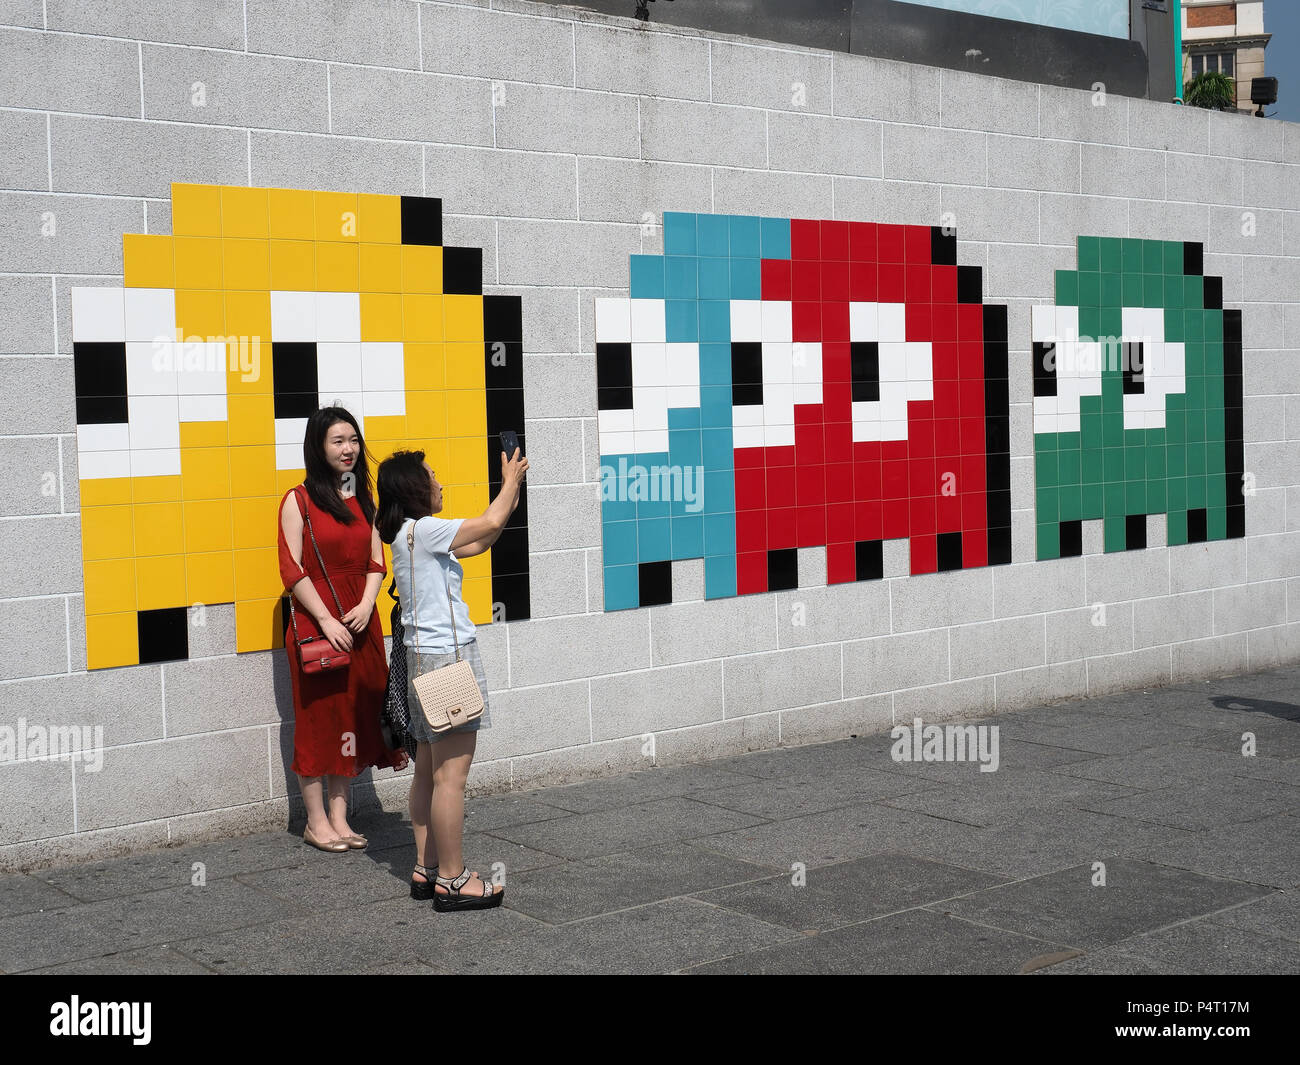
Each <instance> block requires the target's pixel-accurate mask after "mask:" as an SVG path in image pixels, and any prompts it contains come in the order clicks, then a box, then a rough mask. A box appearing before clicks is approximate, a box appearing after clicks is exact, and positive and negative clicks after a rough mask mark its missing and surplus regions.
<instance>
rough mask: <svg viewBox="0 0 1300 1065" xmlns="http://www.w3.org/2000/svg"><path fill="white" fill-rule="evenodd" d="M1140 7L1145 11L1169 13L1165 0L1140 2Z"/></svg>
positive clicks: (1143, 0) (1144, 0)
mask: <svg viewBox="0 0 1300 1065" xmlns="http://www.w3.org/2000/svg"><path fill="white" fill-rule="evenodd" d="M1142 7H1143V8H1144V9H1145V10H1147V11H1162V12H1164V13H1165V14H1168V13H1169V5H1168V4H1167V3H1165V0H1142Z"/></svg>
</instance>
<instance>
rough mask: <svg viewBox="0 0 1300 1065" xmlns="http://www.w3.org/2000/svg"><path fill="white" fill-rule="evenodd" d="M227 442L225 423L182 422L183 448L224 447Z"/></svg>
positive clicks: (178, 490) (177, 488) (178, 489)
mask: <svg viewBox="0 0 1300 1065" xmlns="http://www.w3.org/2000/svg"><path fill="white" fill-rule="evenodd" d="M226 443H227V440H226V423H225V422H181V447H183V448H187V447H224V446H225V445H226ZM176 480H177V482H178V483H177V487H176V491H177V498H179V493H180V484H179V481H180V478H179V477H178V478H177V479H176Z"/></svg>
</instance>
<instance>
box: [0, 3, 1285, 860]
mask: <svg viewBox="0 0 1300 1065" xmlns="http://www.w3.org/2000/svg"><path fill="white" fill-rule="evenodd" d="M0 55H3V57H4V61H3V62H2V63H0V132H2V133H3V136H4V140H5V144H6V151H5V153H4V155H3V157H2V158H0V307H2V308H3V313H2V314H0V379H2V380H3V389H0V458H2V459H3V462H4V467H5V469H6V471H7V474H8V475H7V477H6V484H7V486H8V491H6V492H5V494H4V496H3V498H2V499H0V574H3V580H2V581H0V636H2V637H3V639H2V640H0V642H2V643H3V646H4V647H5V648H6V652H7V653H6V654H5V655H4V656H3V658H2V659H0V725H8V726H10V727H14V726H16V725H17V723H18V721H19V719H20V718H23V719H25V720H26V721H27V722H28V723H36V724H49V725H78V726H95V725H100V726H102V728H103V742H104V748H105V749H104V751H103V766H102V769H101V770H99V771H98V772H93V773H92V772H87V771H86V767H85V766H83V765H78V764H76V763H70V762H66V761H65V762H58V761H53V762H51V761H44V762H37V761H26V762H17V763H12V764H0V810H3V811H4V814H3V816H2V817H0V867H18V866H22V865H30V864H33V863H39V862H42V861H50V860H55V859H58V858H63V857H75V856H84V855H104V854H109V853H115V852H120V851H123V850H128V849H131V848H133V847H139V846H147V845H153V844H161V843H166V842H168V841H173V842H174V841H178V840H186V839H196V838H203V837H207V836H213V835H218V834H221V833H225V832H232V831H242V830H253V829H256V828H261V827H271V826H274V825H277V824H282V823H284V822H285V820H286V819H287V818H288V817H289V815H290V813H291V811H292V810H293V804H294V801H295V798H294V792H295V789H296V783H295V782H294V781H293V779H292V775H291V774H290V773H289V772H288V770H287V765H288V762H289V760H290V758H291V754H292V728H293V726H292V707H291V705H290V704H289V696H288V681H287V672H286V669H285V663H284V661H283V651H276V652H266V653H256V654H248V655H239V656H237V655H235V654H234V652H233V648H234V624H233V608H231V607H229V606H221V605H217V606H213V607H210V608H209V609H208V611H207V617H206V623H205V625H204V627H203V629H202V631H197V630H196V631H195V632H193V633H192V634H191V647H192V655H193V657H192V659H191V660H190V661H186V662H174V663H166V664H162V665H146V666H135V667H128V668H122V669H112V670H105V671H96V672H94V673H89V674H88V673H87V672H86V670H85V647H84V640H85V637H84V625H83V622H82V574H81V562H80V557H81V556H80V544H79V538H80V531H79V516H78V514H79V504H78V492H77V469H76V437H75V418H74V404H73V383H72V382H73V374H72V359H71V340H70V338H71V328H70V297H69V291H70V289H71V288H72V287H73V286H74V285H76V286H85V285H95V284H120V283H121V273H122V234H123V233H124V232H149V233H166V232H169V231H170V230H169V226H170V217H169V200H168V195H169V184H170V183H171V182H173V181H180V182H187V181H188V182H206V183H232V184H252V185H276V186H285V187H296V188H317V189H340V190H346V191H358V192H381V193H390V194H391V193H407V194H423V195H429V196H440V197H442V198H443V201H444V210H445V212H446V219H445V224H446V231H445V232H446V240H447V242H448V243H455V244H460V245H471V246H476V247H481V248H483V249H484V270H485V279H486V281H487V283H488V284H487V287H486V288H485V291H487V292H495V293H507V294H517V295H520V296H522V298H523V307H524V328H525V351H526V355H525V388H526V397H527V406H528V414H529V421H528V424H527V425H526V431H527V433H528V439H529V442H530V452H531V455H530V457H531V461H532V472H531V473H530V477H529V480H530V488H529V493H530V499H529V511H530V524H531V529H530V546H531V550H532V555H531V558H530V568H531V575H532V599H533V618H532V620H529V621H525V622H516V623H513V624H510V625H498V626H491V627H484V628H483V629H482V630H481V635H480V642H481V645H482V649H483V659H484V662H485V664H486V666H487V670H488V674H489V680H490V682H491V687H492V700H493V728H491V729H490V730H487V731H485V732H483V733H482V734H481V737H480V743H479V755H478V761H477V763H476V765H475V768H474V772H473V776H472V778H471V779H472V785H473V787H475V788H476V789H478V790H480V791H491V790H503V789H507V788H511V787H521V786H526V785H530V784H540V783H548V782H555V781H561V780H569V779H576V778H578V777H581V776H587V775H599V774H602V773H608V772H615V771H623V770H632V769H640V768H644V767H646V766H648V765H652V764H654V765H668V764H673V763H678V762H683V761H690V760H695V759H702V758H708V757H712V756H717V755H722V754H726V753H731V752H738V751H743V750H750V749H755V748H761V747H770V746H774V745H777V744H781V743H803V742H810V741H815V740H825V739H833V738H836V737H840V736H845V735H848V734H851V733H859V734H861V733H864V732H871V731H877V730H882V729H886V728H888V727H889V725H890V724H891V722H892V721H893V720H894V719H895V718H897V719H899V720H910V719H911V718H912V717H913V716H915V715H920V716H923V717H925V718H927V719H942V718H945V717H953V716H956V715H965V714H978V713H981V712H988V711H992V710H994V709H997V710H1003V709H1008V708H1015V707H1020V706H1028V705H1034V704H1037V703H1041V702H1043V701H1045V700H1052V699H1060V698H1063V697H1067V696H1072V695H1080V694H1085V693H1088V694H1099V693H1105V692H1107V691H1114V690H1120V689H1124V688H1131V687H1136V686H1143V685H1157V684H1166V683H1169V682H1171V681H1175V682H1176V681H1185V680H1188V679H1191V678H1194V677H1199V676H1205V675H1210V674H1215V673H1226V672H1232V671H1239V670H1244V669H1247V668H1256V667H1267V666H1270V665H1275V664H1277V663H1280V662H1288V661H1294V660H1296V659H1297V658H1300V127H1297V126H1295V125H1288V124H1284V123H1279V122H1275V121H1267V122H1265V121H1260V120H1254V119H1248V118H1244V117H1240V116H1236V115H1220V114H1210V113H1207V112H1204V111H1196V110H1191V109H1180V108H1177V107H1174V106H1171V105H1166V104H1161V103H1153V102H1148V101H1142V100H1130V99H1125V98H1123V97H1119V96H1113V95H1112V96H1106V95H1105V94H1104V93H1100V92H1099V93H1087V92H1078V91H1073V90H1063V89H1057V88H1051V87H1045V86H1041V87H1040V86H1037V85H1029V84H1023V83H1019V82H1010V81H1002V80H997V79H991V78H985V77H981V76H977V75H973V74H966V73H959V72H951V71H940V70H936V69H932V68H926V67H922V66H913V65H907V64H900V63H891V62H885V61H880V60H874V59H868V58H863V57H858V56H850V55H846V54H838V53H836V54H832V53H828V52H818V51H809V50H801V49H797V48H791V47H784V46H774V45H769V44H765V43H763V42H760V41H752V40H744V39H737V38H723V37H719V36H716V35H709V34H704V33H699V32H694V31H674V30H665V29H663V28H661V27H656V26H654V25H650V26H648V27H646V26H642V25H638V24H636V23H634V22H632V21H631V20H621V19H611V18H606V17H603V16H599V15H595V14H591V13H588V12H580V11H576V10H574V11H571V10H567V9H563V8H557V7H555V6H552V5H540V4H531V3H526V2H521V0H490V2H489V0H454V2H453V0H449V2H433V0H430V2H419V0H336V2H334V3H331V4H329V5H318V4H313V3H311V2H309V0H183V2H177V0H139V2H136V3H132V4H123V5H105V4H99V3H93V2H91V0H17V2H9V3H4V4H0ZM200 97H201V98H202V99H203V100H204V105H203V106H197V105H196V104H195V100H196V99H198V98H200ZM664 211H704V212H707V211H712V212H717V213H743V214H764V215H778V216H785V217H812V218H841V219H853V220H861V221H875V222H891V223H906V224H924V225H938V224H953V223H954V222H955V225H956V228H957V235H958V241H959V243H958V248H959V261H960V262H961V263H963V264H970V265H978V266H982V267H984V268H985V287H986V293H985V299H986V301H993V302H1005V303H1006V304H1007V305H1008V307H1009V309H1010V340H1011V351H1012V375H1011V403H1012V406H1011V428H1012V479H1013V483H1012V489H1013V504H1012V505H1013V508H1014V513H1013V523H1014V544H1013V558H1014V560H1015V561H1014V563H1013V564H1012V565H1009V566H1004V567H996V568H990V569H979V570H971V571H965V572H958V573H943V574H936V575H930V576H921V577H907V576H902V575H901V574H902V573H903V572H905V564H903V563H902V562H901V560H899V559H893V560H891V559H890V558H889V557H888V555H887V558H886V574H887V577H886V579H885V580H883V581H880V582H871V583H863V584H854V585H840V586H834V587H829V588H828V587H825V586H824V578H823V580H822V586H817V584H816V580H815V577H813V576H810V578H809V581H808V586H805V587H801V588H799V589H798V590H792V591H784V592H778V593H773V594H762V595H756V596H750V597H743V598H737V599H728V600H715V601H705V600H704V598H703V576H702V570H701V572H700V573H699V574H696V573H695V572H694V571H692V570H691V569H690V568H689V567H684V568H683V570H682V571H681V573H679V575H678V587H677V588H675V589H674V599H675V600H685V601H675V602H674V603H673V604H672V605H669V606H662V607H652V608H647V609H639V610H633V611H626V612H617V613H610V614H606V613H604V612H603V609H602V604H603V598H602V588H601V544H600V521H599V503H598V495H597V479H598V472H597V467H598V463H599V458H598V454H597V434H596V395H595V365H594V324H593V317H594V315H593V306H594V299H595V297H597V296H626V295H627V287H628V256H629V254H631V253H634V252H646V253H656V252H660V251H662V243H661V238H662V229H661V228H660V225H659V223H660V221H661V217H662V213H663V212H664ZM1081 234H1089V235H1101V236H1132V237H1142V238H1153V239H1165V240H1192V241H1203V242H1204V243H1205V249H1206V256H1205V266H1206V272H1207V273H1212V274H1218V275H1222V277H1223V278H1224V296H1225V301H1226V305H1227V306H1230V307H1239V308H1241V309H1242V310H1243V311H1244V322H1245V394H1246V400H1245V403H1246V410H1245V439H1246V444H1245V459H1246V469H1247V471H1249V472H1251V473H1253V474H1254V476H1255V487H1256V491H1255V495H1253V496H1252V497H1251V498H1249V499H1248V500H1247V508H1246V516H1247V517H1246V520H1247V536H1246V538H1245V539H1244V540H1232V541H1226V542H1216V543H1209V544H1196V545H1189V546H1184V547H1177V548H1173V549H1169V548H1165V547H1150V548H1148V549H1146V550H1142V551H1135V552H1128V553H1123V554H1110V555H1106V554H1101V553H1100V544H1099V543H1092V544H1085V552H1086V553H1085V555H1084V557H1082V558H1073V559H1064V560H1059V561H1051V562H1037V561H1034V520H1033V519H1034V515H1033V511H1032V506H1033V457H1032V456H1033V446H1032V419H1031V402H1032V390H1031V384H1032V380H1031V373H1030V363H1029V350H1030V325H1029V322H1030V308H1031V307H1032V306H1033V305H1034V304H1036V303H1043V302H1049V301H1050V300H1051V298H1052V295H1053V277H1054V274H1053V272H1054V271H1055V270H1058V269H1073V268H1075V267H1076V265H1077V264H1076V262H1075V251H1074V247H1075V243H1074V242H1075V239H1076V238H1077V237H1078V236H1079V235H1081ZM889 574H896V575H895V576H889ZM1101 619H1104V624H1099V623H1098V622H1099V620H1101ZM355 790H356V798H357V800H358V802H359V803H361V804H363V805H364V804H380V805H384V806H386V807H388V808H396V809H400V808H402V807H403V806H404V803H405V790H406V782H405V781H404V780H403V779H402V778H401V777H396V778H395V777H394V776H393V774H391V773H387V772H385V773H382V774H379V775H378V776H377V777H375V778H374V779H372V778H371V777H370V775H369V774H367V775H366V776H364V777H363V778H361V779H360V780H359V781H358V783H357V785H356V789H355Z"/></svg>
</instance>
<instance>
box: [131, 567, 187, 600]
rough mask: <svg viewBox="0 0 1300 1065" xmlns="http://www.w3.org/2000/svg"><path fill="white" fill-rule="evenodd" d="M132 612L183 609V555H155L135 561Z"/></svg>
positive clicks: (184, 589) (184, 590) (184, 594)
mask: <svg viewBox="0 0 1300 1065" xmlns="http://www.w3.org/2000/svg"><path fill="white" fill-rule="evenodd" d="M135 586H136V609H137V610H162V609H164V608H166V607H175V606H186V605H188V602H189V600H188V599H187V598H186V588H185V556H184V555H159V556H157V557H154V558H141V559H137V560H136V567H135Z"/></svg>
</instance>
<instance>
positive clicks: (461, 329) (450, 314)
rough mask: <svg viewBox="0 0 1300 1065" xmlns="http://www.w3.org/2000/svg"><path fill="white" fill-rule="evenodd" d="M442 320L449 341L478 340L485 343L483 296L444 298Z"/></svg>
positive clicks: (450, 296) (451, 296)
mask: <svg viewBox="0 0 1300 1065" xmlns="http://www.w3.org/2000/svg"><path fill="white" fill-rule="evenodd" d="M442 319H443V323H444V325H443V328H444V330H445V332H446V337H447V339H448V340H461V341H468V340H476V341H478V342H479V343H480V344H482V343H483V297H482V296H460V295H447V296H444V297H443V298H442Z"/></svg>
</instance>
